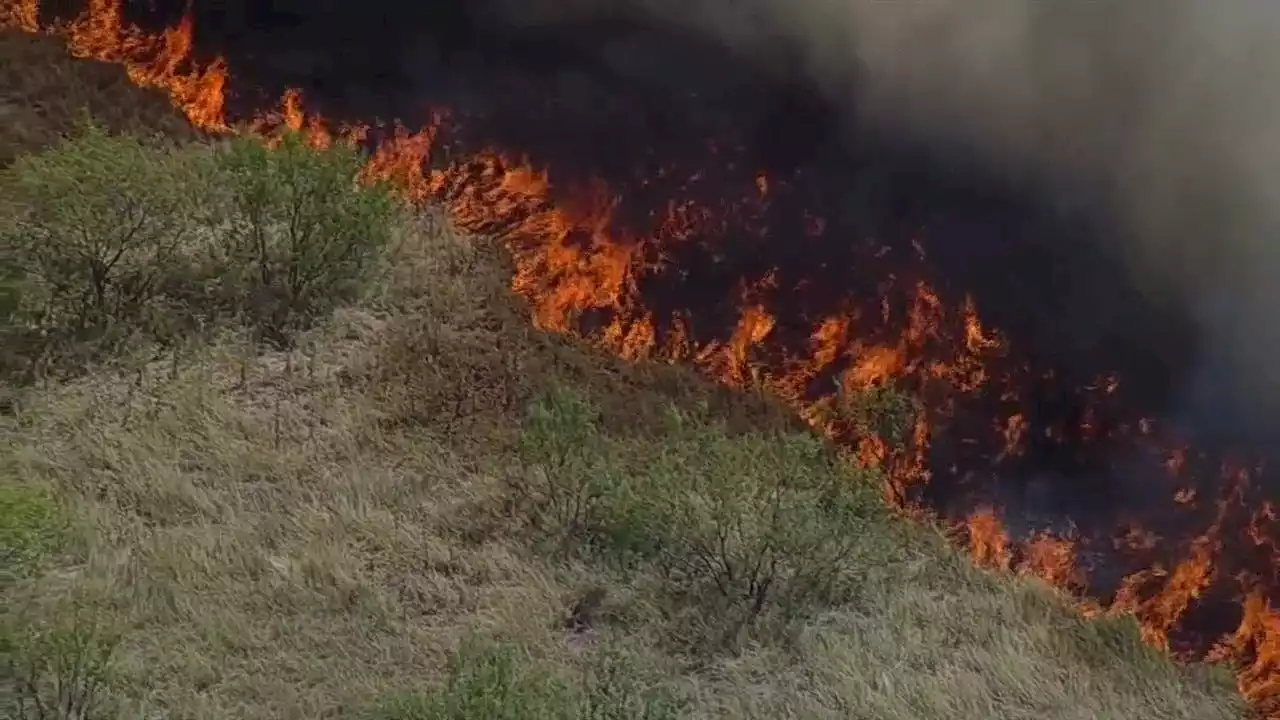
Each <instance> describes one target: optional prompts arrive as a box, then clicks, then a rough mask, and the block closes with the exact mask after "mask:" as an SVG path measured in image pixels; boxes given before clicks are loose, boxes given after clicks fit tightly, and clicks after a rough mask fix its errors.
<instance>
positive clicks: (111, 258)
mask: <svg viewBox="0 0 1280 720" xmlns="http://www.w3.org/2000/svg"><path fill="white" fill-rule="evenodd" d="M206 156H207V153H204V152H202V151H201V150H200V149H199V148H198V147H196V146H189V147H175V146H172V145H169V144H165V143H163V142H160V141H151V140H144V139H141V138H137V137H131V136H119V135H109V134H107V133H106V132H105V131H104V130H102V129H100V128H98V127H96V126H94V125H92V124H90V125H87V126H86V127H85V128H84V132H83V133H82V134H81V135H80V136H79V137H76V138H75V139H71V140H67V141H65V142H63V143H62V144H60V145H58V146H56V147H53V148H51V149H49V150H47V151H45V152H42V153H37V154H33V155H26V156H23V157H20V158H18V160H17V161H15V162H14V164H13V165H12V167H10V168H9V169H8V170H7V171H6V172H5V175H4V179H3V196H4V206H5V207H6V213H5V214H6V215H7V216H8V217H7V219H5V220H4V221H3V224H2V225H0V250H2V251H0V264H2V265H4V266H6V272H5V273H4V274H5V275H7V276H8V279H7V280H5V281H3V282H2V284H4V285H5V286H6V288H7V289H6V295H7V296H8V298H9V300H8V303H6V304H8V305H9V306H10V312H9V313H8V315H9V316H10V317H11V319H12V320H14V321H15V322H16V324H18V325H21V326H25V327H26V328H27V329H30V330H33V331H36V332H38V333H40V334H41V335H42V336H46V337H50V338H52V339H55V340H60V341H83V340H86V339H90V338H94V337H97V336H101V335H102V334H103V333H104V332H106V331H107V330H109V329H112V328H115V329H121V328H123V327H127V326H128V325H129V324H130V323H132V322H134V321H136V320H137V319H138V318H139V317H140V316H141V315H142V314H143V312H144V311H145V310H146V308H147V306H148V304H149V303H150V302H151V301H152V300H153V299H154V298H155V297H156V296H157V295H158V294H159V293H160V292H161V290H162V288H163V284H164V283H163V280H164V278H165V276H166V274H167V273H169V272H170V271H171V269H172V267H173V265H174V263H175V261H176V259H177V257H178V256H179V254H180V252H181V250H182V248H183V246H184V244H186V243H189V242H190V241H191V240H192V239H193V237H194V236H195V235H196V234H197V233H198V232H199V230H200V227H201V217H202V212H201V206H202V203H203V202H204V201H205V197H204V194H203V193H202V189H203V188H204V187H205V186H206V184H207V174H206V172H205V171H206V170H207V167H208V166H207V163H205V162H204V159H205V158H206ZM15 315H16V317H14V316H15ZM11 329H12V328H11Z"/></svg>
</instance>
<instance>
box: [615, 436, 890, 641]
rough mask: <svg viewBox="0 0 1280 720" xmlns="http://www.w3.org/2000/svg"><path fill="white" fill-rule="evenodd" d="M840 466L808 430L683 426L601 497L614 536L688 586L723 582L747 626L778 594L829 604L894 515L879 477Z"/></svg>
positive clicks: (723, 594)
mask: <svg viewBox="0 0 1280 720" xmlns="http://www.w3.org/2000/svg"><path fill="white" fill-rule="evenodd" d="M835 462H836V461H834V460H833V459H831V458H830V457H829V455H828V452H827V450H826V448H825V447H824V446H823V445H822V443H821V442H819V441H818V440H817V439H815V438H813V437H811V436H809V435H801V434H789V435H762V434H749V435H742V436H737V437H731V436H729V435H727V434H726V433H725V432H724V430H723V428H720V427H717V426H715V425H703V424H699V425H685V426H684V428H683V429H682V431H681V433H680V435H679V436H678V437H675V438H673V439H671V440H669V441H668V442H667V443H666V445H665V446H664V449H663V452H662V453H661V454H660V455H657V456H655V457H653V458H652V460H651V462H650V463H648V464H647V465H646V466H645V467H643V468H640V472H639V473H638V474H637V475H635V476H634V477H633V478H632V479H631V480H630V481H629V487H628V488H627V491H626V492H623V493H616V494H614V495H612V496H611V497H610V498H609V501H608V502H606V503H603V508H604V510H603V513H602V514H603V516H604V524H605V526H606V527H605V532H606V533H607V534H608V535H609V537H610V540H611V541H612V542H613V544H614V545H615V547H619V546H620V549H624V550H632V551H638V552H640V553H643V554H646V555H648V556H649V557H651V558H652V559H653V560H654V561H655V562H657V563H658V564H659V566H660V567H661V568H662V569H663V571H664V573H665V574H666V576H667V577H668V578H669V579H671V580H672V581H674V582H676V583H677V585H678V586H679V587H681V588H682V589H683V590H685V591H698V590H701V589H703V588H705V587H707V586H710V587H711V588H713V589H714V593H713V594H715V595H718V596H719V598H720V599H721V600H722V601H724V602H727V604H728V606H729V608H728V609H731V610H736V612H735V613H734V615H735V617H734V620H736V621H737V622H738V623H740V624H742V625H747V624H750V623H752V622H754V621H755V620H756V619H758V618H759V616H760V615H761V613H762V612H763V611H764V610H765V608H766V606H767V605H769V604H770V603H773V602H778V603H782V604H784V605H785V606H786V607H787V608H789V609H791V610H801V609H803V608H804V607H805V605H806V604H807V603H812V602H817V603H825V602H829V601H831V600H832V599H834V598H835V595H836V591H837V590H838V589H839V587H840V581H841V580H842V579H843V578H845V577H846V576H847V575H848V574H849V573H850V572H851V571H852V570H853V569H854V567H855V566H856V565H857V564H859V562H860V561H861V560H863V558H861V557H860V555H859V551H860V549H861V548H863V547H864V545H865V543H863V542H862V536H863V535H864V534H866V533H867V532H874V531H875V530H874V528H873V527H872V524H873V523H875V524H883V522H884V518H883V514H884V509H883V505H882V504H881V502H880V500H879V498H878V496H877V495H876V493H875V490H874V488H873V487H872V486H871V484H870V483H869V482H867V481H866V479H865V478H856V477H853V476H851V475H850V474H849V473H847V472H843V471H841V469H840V468H838V467H836V465H835ZM619 530H622V531H623V532H622V533H621V534H620V533H619V532H618V531H619ZM622 538H625V539H626V541H627V542H633V541H634V539H636V538H640V539H641V540H642V541H643V545H642V546H639V547H637V546H635V545H629V546H628V545H626V544H623V543H621V542H619V541H620V539H622ZM717 609H719V607H717Z"/></svg>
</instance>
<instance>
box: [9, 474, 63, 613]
mask: <svg viewBox="0 0 1280 720" xmlns="http://www.w3.org/2000/svg"><path fill="white" fill-rule="evenodd" d="M64 534H65V522H64V520H63V518H62V514H61V511H60V508H59V507H58V506H57V504H56V503H55V502H54V500H53V498H52V497H50V496H49V495H48V494H47V493H44V492H41V491H39V490H35V489H33V488H29V487H25V486H22V485H0V588H4V587H5V586H6V585H8V584H10V583H12V582H13V581H15V580H18V579H20V578H23V577H26V576H27V575H29V574H30V573H31V572H32V571H33V570H34V569H36V568H37V567H38V566H39V565H40V563H41V562H42V561H43V560H44V559H45V558H46V557H47V556H49V555H51V554H53V553H55V552H57V550H58V548H59V547H61V545H62V541H63V538H64Z"/></svg>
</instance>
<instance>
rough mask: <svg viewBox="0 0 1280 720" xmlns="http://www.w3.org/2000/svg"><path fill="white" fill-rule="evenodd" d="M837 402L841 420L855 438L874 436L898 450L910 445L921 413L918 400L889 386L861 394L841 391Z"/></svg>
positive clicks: (860, 391)
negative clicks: (917, 417)
mask: <svg viewBox="0 0 1280 720" xmlns="http://www.w3.org/2000/svg"><path fill="white" fill-rule="evenodd" d="M836 402H837V406H838V411H839V413H840V417H841V418H842V419H843V420H844V421H845V422H847V423H848V424H849V425H850V429H851V430H852V431H853V432H854V434H855V435H858V436H868V435H874V436H876V437H878V438H880V439H881V440H883V441H884V442H885V443H886V444H887V445H888V447H889V448H890V449H895V450H896V449H901V448H903V447H905V446H906V445H907V443H908V442H909V441H910V439H911V431H912V429H913V427H914V425H915V420H916V416H917V415H918V414H919V412H920V405H919V403H918V402H917V401H916V400H915V399H914V398H912V397H911V396H909V395H906V394H904V393H902V392H899V391H898V390H896V389H895V388H893V387H890V386H886V385H878V386H875V387H870V388H866V389H864V390H858V391H849V390H846V389H844V388H843V387H840V388H839V393H838V395H837V397H836Z"/></svg>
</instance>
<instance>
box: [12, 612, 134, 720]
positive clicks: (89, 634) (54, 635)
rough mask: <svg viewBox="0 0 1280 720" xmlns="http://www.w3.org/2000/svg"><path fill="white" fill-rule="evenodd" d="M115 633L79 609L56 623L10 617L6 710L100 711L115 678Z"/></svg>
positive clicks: (16, 714)
mask: <svg viewBox="0 0 1280 720" xmlns="http://www.w3.org/2000/svg"><path fill="white" fill-rule="evenodd" d="M116 645H117V638H116V637H115V635H114V634H112V633H110V632H106V631H104V630H103V628H101V627H99V626H98V625H97V624H96V623H93V622H89V621H86V620H85V619H84V617H83V616H81V615H80V614H78V613H73V614H71V615H70V617H67V618H63V619H61V620H60V621H59V622H58V623H57V624H55V625H52V626H47V627H45V626H32V625H25V626H18V627H15V626H14V625H13V624H12V623H7V624H6V626H5V628H4V630H3V634H0V659H2V660H3V662H4V664H5V666H6V670H7V675H6V682H7V683H8V684H10V692H8V693H5V694H3V695H0V703H4V704H6V705H7V707H6V706H5V705H0V710H3V711H4V712H5V717H10V718H14V719H15V720H90V719H91V718H94V717H98V716H99V715H98V713H99V711H100V710H101V707H102V701H103V696H104V692H105V691H106V690H107V689H108V688H109V687H110V685H111V682H112V668H113V660H114V655H115V649H116Z"/></svg>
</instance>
